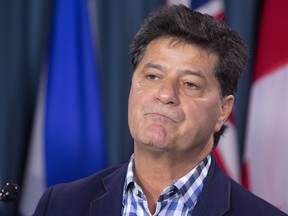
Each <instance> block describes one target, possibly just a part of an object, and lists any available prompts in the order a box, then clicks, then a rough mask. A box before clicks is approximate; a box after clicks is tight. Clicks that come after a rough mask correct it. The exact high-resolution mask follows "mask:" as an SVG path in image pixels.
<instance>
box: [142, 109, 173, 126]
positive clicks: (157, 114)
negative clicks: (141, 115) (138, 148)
mask: <svg viewBox="0 0 288 216" xmlns="http://www.w3.org/2000/svg"><path fill="white" fill-rule="evenodd" d="M145 115H152V116H153V115H155V116H158V117H161V118H165V119H168V120H170V121H173V122H175V123H178V122H177V121H176V120H175V119H173V118H172V117H170V116H168V115H167V114H163V113H158V112H151V113H146V114H145Z"/></svg>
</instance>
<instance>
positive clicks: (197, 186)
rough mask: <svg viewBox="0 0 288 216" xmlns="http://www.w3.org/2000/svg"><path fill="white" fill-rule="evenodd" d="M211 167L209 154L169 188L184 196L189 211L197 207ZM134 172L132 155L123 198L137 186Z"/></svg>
mask: <svg viewBox="0 0 288 216" xmlns="http://www.w3.org/2000/svg"><path fill="white" fill-rule="evenodd" d="M210 165H211V155H210V154H209V155H208V156H207V157H206V158H205V159H204V160H202V161H201V162H200V163H199V164H198V165H197V166H196V167H194V168H193V169H192V170H191V171H190V172H188V173H187V174H186V175H185V176H183V177H181V178H180V179H178V180H176V181H175V182H174V183H173V184H172V185H170V186H169V188H171V187H175V188H177V190H178V191H179V193H180V194H181V195H182V198H183V199H184V202H185V203H186V205H187V207H188V208H189V209H192V208H193V207H194V206H195V205H196V202H197V200H198V197H199V195H200V193H201V191H202V189H203V184H204V180H205V178H206V176H207V174H208V170H209V167H210ZM133 170H134V155H133V154H132V156H131V157H130V161H129V164H128V169H127V174H126V181H125V185H124V190H123V197H125V196H126V194H127V191H128V189H129V187H130V186H131V185H134V186H135V178H134V172H133ZM136 185H137V184H136ZM166 189H167V188H166Z"/></svg>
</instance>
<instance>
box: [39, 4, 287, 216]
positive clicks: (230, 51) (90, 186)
mask: <svg viewBox="0 0 288 216" xmlns="http://www.w3.org/2000/svg"><path fill="white" fill-rule="evenodd" d="M246 53H247V51H246V47H245V45H244V43H243V42H242V40H241V39H240V38H239V36H238V35H237V33H235V32H234V31H233V30H231V29H229V28H228V27H226V26H225V25H224V24H222V23H221V22H220V21H217V20H215V19H214V18H212V17H210V16H208V15H202V14H200V13H197V12H193V11H191V10H190V9H188V8H186V7H185V6H171V7H163V8H161V9H160V10H158V11H156V12H155V13H154V14H152V15H151V16H150V17H149V19H147V20H146V21H145V23H144V24H143V26H142V27H141V28H140V30H139V32H138V33H137V34H136V36H135V38H134V40H133V42H132V46H131V56H132V64H133V66H134V74H133V78H132V85H131V91H130V96H129V106H128V107H129V108H128V109H129V110H128V121H129V128H130V132H131V135H132V137H133V139H134V154H133V155H132V157H131V160H130V161H129V163H128V164H125V165H123V166H119V167H112V168H108V169H106V170H103V171H102V172H100V173H97V174H95V175H93V176H90V177H87V178H85V179H82V180H79V181H76V182H72V183H68V184H61V185H57V186H54V187H52V188H50V189H48V191H47V192H46V193H45V194H44V195H43V197H42V198H41V200H40V202H39V204H38V206H37V209H36V211H35V214H34V215H51V216H52V215H53V216H57V215H61V216H63V215H69V216H70V215H109V216H110V215H193V216H208V215H213V216H218V215H235V216H236V215H237V216H241V215H245V216H247V215H261V216H265V215H274V216H276V215H279V216H280V215H286V214H284V213H283V212H281V211H279V210H278V209H276V208H275V207H273V206H272V205H270V204H269V203H267V202H265V201H264V200H261V199H260V198H258V197H256V196H255V195H253V194H252V193H250V192H248V191H246V190H245V189H243V188H242V187H241V186H239V185H238V184H237V183H235V182H234V181H233V180H231V179H230V178H229V177H227V176H226V175H225V174H224V173H223V172H222V171H221V169H220V168H219V167H218V165H217V164H216V162H215V159H214V158H213V156H212V155H211V151H212V149H213V148H214V147H216V145H217V142H218V139H219V136H220V135H221V134H222V133H223V131H224V129H225V125H224V124H225V121H226V120H227V118H228V116H229V114H230V112H231V110H232V107H233V102H234V97H233V94H234V92H235V90H236V87H237V82H238V79H239V77H240V75H241V73H242V70H243V67H244V65H245V61H246V55H247V54H246Z"/></svg>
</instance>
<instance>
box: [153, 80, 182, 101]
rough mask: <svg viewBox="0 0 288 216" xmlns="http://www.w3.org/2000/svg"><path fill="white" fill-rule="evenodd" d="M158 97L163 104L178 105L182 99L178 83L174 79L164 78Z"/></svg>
mask: <svg viewBox="0 0 288 216" xmlns="http://www.w3.org/2000/svg"><path fill="white" fill-rule="evenodd" d="M156 99H157V100H158V101H160V102H161V103H163V104H171V105H178V104H179V101H180V100H179V97H178V90H177V83H176V82H175V81H173V80H163V81H162V83H161V85H159V89H158V91H157V93H156Z"/></svg>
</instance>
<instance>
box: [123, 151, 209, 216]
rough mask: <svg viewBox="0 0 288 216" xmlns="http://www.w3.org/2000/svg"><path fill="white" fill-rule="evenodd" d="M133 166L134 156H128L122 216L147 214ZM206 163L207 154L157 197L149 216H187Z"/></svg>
mask: <svg viewBox="0 0 288 216" xmlns="http://www.w3.org/2000/svg"><path fill="white" fill-rule="evenodd" d="M133 164H134V156H133V155H132V156H131V159H130V162H129V165H128V170H127V174H126V181H125V185H124V190H123V201H122V205H123V208H122V215H124V216H132V215H133V216H144V215H145V216H146V215H151V213H150V211H149V209H148V202H147V199H146V197H145V194H144V193H143V191H142V189H141V188H140V186H139V185H138V184H137V183H136V182H135V180H134V174H133ZM210 164H211V155H208V156H207V157H206V158H205V159H204V160H203V161H202V162H200V163H199V164H198V165H197V166H196V167H195V168H194V169H192V170H191V171H190V172H189V173H187V174H186V175H185V176H183V177H182V178H180V179H178V180H177V181H175V182H174V183H173V184H172V185H170V186H169V187H167V188H165V189H164V191H163V192H162V193H161V194H160V196H159V198H158V201H157V204H156V211H155V213H154V214H153V215H159V216H161V215H165V216H166V215H171V216H172V215H175V216H176V215H177V216H179V215H191V212H192V210H193V208H194V206H195V205H196V203H197V200H198V197H199V195H200V193H201V191H202V188H203V183H204V180H205V178H206V176H207V173H208V169H209V167H210Z"/></svg>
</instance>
